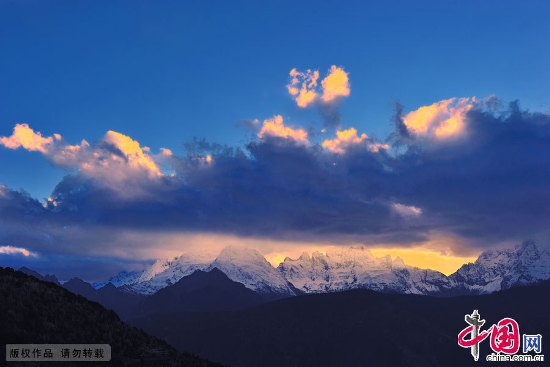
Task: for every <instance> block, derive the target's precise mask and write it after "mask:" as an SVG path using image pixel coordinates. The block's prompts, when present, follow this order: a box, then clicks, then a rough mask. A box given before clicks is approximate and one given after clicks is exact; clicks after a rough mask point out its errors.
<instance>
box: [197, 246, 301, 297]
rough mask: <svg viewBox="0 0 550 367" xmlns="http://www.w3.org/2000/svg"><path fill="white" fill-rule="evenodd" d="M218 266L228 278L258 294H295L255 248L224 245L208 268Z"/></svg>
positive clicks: (281, 295) (281, 275) (283, 295)
mask: <svg viewBox="0 0 550 367" xmlns="http://www.w3.org/2000/svg"><path fill="white" fill-rule="evenodd" d="M213 268H218V269H220V270H221V271H222V272H224V273H225V274H226V275H227V276H228V277H229V279H231V280H233V281H235V282H239V283H242V284H244V285H245V286H246V287H247V288H250V289H252V290H254V291H256V292H258V293H260V294H264V295H273V296H275V297H277V296H280V297H285V296H292V295H295V294H296V292H295V290H294V288H293V287H292V286H291V285H290V284H289V282H288V281H287V280H286V279H285V278H284V276H283V274H281V273H280V272H278V271H277V269H275V268H274V267H273V266H272V265H271V264H270V263H269V262H268V261H267V260H266V259H265V257H263V255H262V254H260V253H259V252H258V251H257V250H254V249H248V248H244V247H236V246H231V247H226V248H224V249H223V250H222V252H221V253H220V254H219V255H218V257H217V258H216V259H215V260H214V261H213V262H212V264H210V266H209V267H208V269H213Z"/></svg>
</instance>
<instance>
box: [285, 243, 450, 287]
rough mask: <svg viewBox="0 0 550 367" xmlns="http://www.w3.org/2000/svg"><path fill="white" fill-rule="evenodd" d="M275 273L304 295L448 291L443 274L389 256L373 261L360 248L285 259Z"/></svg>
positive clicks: (373, 259) (446, 281)
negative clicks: (341, 292)
mask: <svg viewBox="0 0 550 367" xmlns="http://www.w3.org/2000/svg"><path fill="white" fill-rule="evenodd" d="M278 270H279V271H280V272H281V274H283V276H284V278H286V279H287V280H288V281H289V282H290V283H292V284H293V285H294V286H295V287H296V288H298V289H300V290H301V291H303V292H305V293H320V292H337V291H343V290H349V289H357V288H362V289H372V290H378V291H386V292H397V293H412V294H436V293H439V292H441V291H442V290H447V289H448V288H450V286H451V283H450V281H449V280H448V279H447V277H445V275H443V274H441V273H439V272H437V271H433V270H426V269H418V268H414V267H412V266H407V265H405V263H403V260H401V259H400V258H396V259H395V260H394V261H392V259H391V257H390V256H386V257H382V258H375V257H374V256H373V255H372V254H371V253H370V251H368V250H367V249H365V248H363V247H351V248H345V249H342V250H340V251H337V252H335V253H327V254H326V255H325V254H322V253H320V252H314V253H313V254H312V255H311V256H310V255H309V254H308V253H304V254H302V255H301V256H300V257H299V258H298V259H296V260H293V259H290V258H286V259H285V260H284V262H283V263H281V264H280V265H279V268H278Z"/></svg>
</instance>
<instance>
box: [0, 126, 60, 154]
mask: <svg viewBox="0 0 550 367" xmlns="http://www.w3.org/2000/svg"><path fill="white" fill-rule="evenodd" d="M55 137H56V140H58V139H60V138H61V137H60V136H59V135H56V136H55ZM53 141H54V137H51V136H49V137H44V136H42V134H40V133H36V132H34V130H33V129H31V128H30V127H29V125H27V124H17V125H15V127H14V128H13V133H12V135H11V136H2V137H0V145H3V146H5V147H6V148H8V149H17V148H24V149H27V150H28V151H31V152H32V151H38V152H41V153H46V152H47V151H48V149H49V148H50V146H51V145H52V143H53Z"/></svg>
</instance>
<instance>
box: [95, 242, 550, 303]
mask: <svg viewBox="0 0 550 367" xmlns="http://www.w3.org/2000/svg"><path fill="white" fill-rule="evenodd" d="M213 268H218V269H219V270H221V271H222V272H224V273H225V274H226V275H227V276H228V277H229V278H230V279H231V280H233V281H236V282H239V283H242V284H244V285H245V286H246V287H247V288H249V289H252V290H254V291H256V292H258V293H261V294H267V295H275V296H292V295H296V294H298V293H323V292H337V291H343V290H349V289H357V288H366V289H372V290H378V291H385V292H395V293H408V294H424V295H428V294H433V295H453V294H455V295H456V294H484V293H491V292H495V291H499V290H502V289H506V288H510V287H512V286H515V285H521V284H529V283H533V282H536V281H539V280H544V279H550V252H549V251H548V250H547V249H544V250H543V249H539V248H538V247H537V246H536V245H535V243H534V242H533V241H527V242H525V243H524V244H522V245H519V246H516V247H514V248H512V249H505V250H490V251H486V252H484V253H482V254H481V255H480V256H479V258H478V259H477V260H476V261H475V262H474V263H470V264H465V265H463V266H462V267H461V268H460V269H459V270H458V271H456V272H455V273H454V274H452V275H450V276H445V275H444V274H442V273H440V272H438V271H434V270H429V269H419V268H416V267H412V266H409V265H406V264H405V263H404V262H403V260H402V259H400V258H399V257H397V258H395V259H393V260H392V258H391V257H390V256H385V257H381V258H376V257H374V256H373V255H372V253H371V252H370V251H369V250H367V249H365V248H363V247H350V248H342V249H341V250H338V251H334V252H332V253H327V254H323V253H321V252H314V253H312V254H311V255H310V254H308V253H303V254H302V255H301V256H300V257H298V258H297V259H291V258H288V257H287V258H286V259H285V260H284V261H283V262H282V263H281V264H280V265H279V266H278V267H277V268H274V267H273V266H271V264H270V263H269V262H268V261H267V260H266V259H265V257H264V256H263V255H262V254H261V253H260V252H258V251H257V250H254V249H249V248H244V247H236V246H232V247H226V248H225V249H223V250H222V251H221V252H220V253H219V254H218V255H217V257H215V258H214V257H213V256H211V255H210V256H206V255H204V254H202V255H198V254H189V253H186V254H183V255H181V256H178V257H175V258H172V259H168V260H158V261H156V262H155V263H154V264H153V265H151V266H150V267H149V268H147V269H145V270H144V271H141V272H122V273H120V274H118V275H116V276H115V277H113V278H111V279H109V281H108V282H110V283H112V284H113V285H115V286H116V287H123V288H124V289H126V290H128V291H131V292H137V293H141V294H152V293H155V292H156V291H158V290H159V289H161V288H164V287H166V286H168V285H171V284H174V283H176V282H177V281H178V280H180V279H181V278H182V277H184V276H187V275H190V274H191V273H193V272H194V271H195V270H206V271H209V270H211V269H213ZM108 282H105V283H99V284H96V285H95V286H96V287H99V286H102V285H105V284H106V283H108Z"/></svg>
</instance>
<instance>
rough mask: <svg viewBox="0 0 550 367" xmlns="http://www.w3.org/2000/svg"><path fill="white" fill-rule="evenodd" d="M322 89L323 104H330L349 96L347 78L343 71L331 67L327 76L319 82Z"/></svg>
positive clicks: (333, 66)
mask: <svg viewBox="0 0 550 367" xmlns="http://www.w3.org/2000/svg"><path fill="white" fill-rule="evenodd" d="M321 86H322V87H323V96H322V97H321V98H322V100H323V101H324V102H331V101H333V100H335V99H337V98H339V97H347V96H349V94H350V87H349V77H348V74H347V73H346V72H345V71H344V69H342V68H339V67H337V66H335V65H332V67H331V68H330V71H329V73H328V75H327V76H326V77H325V79H323V81H322V82H321Z"/></svg>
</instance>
